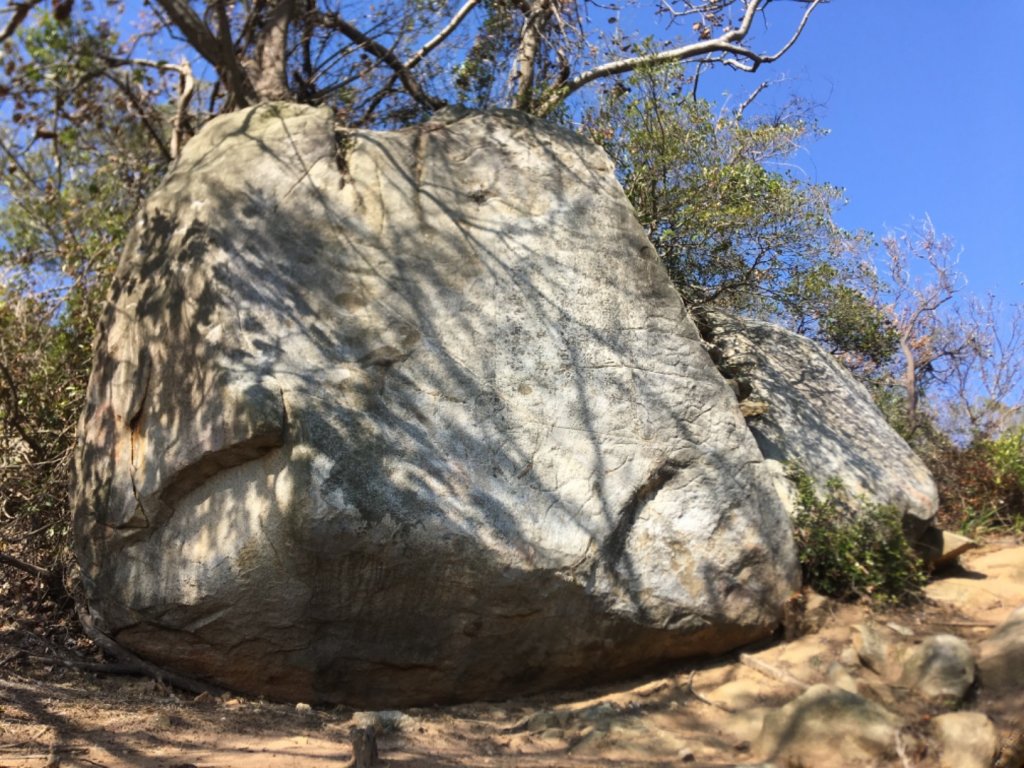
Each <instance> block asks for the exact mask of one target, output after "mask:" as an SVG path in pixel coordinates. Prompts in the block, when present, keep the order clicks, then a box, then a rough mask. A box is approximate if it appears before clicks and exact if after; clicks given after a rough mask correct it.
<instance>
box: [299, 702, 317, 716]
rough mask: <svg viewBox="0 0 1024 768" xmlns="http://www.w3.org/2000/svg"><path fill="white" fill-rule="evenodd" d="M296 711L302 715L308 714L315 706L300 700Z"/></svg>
mask: <svg viewBox="0 0 1024 768" xmlns="http://www.w3.org/2000/svg"><path fill="white" fill-rule="evenodd" d="M295 711H296V712H298V713H299V714H300V715H308V714H309V713H311V712H312V711H313V708H312V707H311V706H309V704H306V703H305V702H302V701H300V702H299V703H298V704H296V705H295Z"/></svg>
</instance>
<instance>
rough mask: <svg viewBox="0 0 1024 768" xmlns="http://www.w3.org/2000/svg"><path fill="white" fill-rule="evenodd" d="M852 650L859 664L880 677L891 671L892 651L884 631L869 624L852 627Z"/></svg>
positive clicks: (875, 625)
mask: <svg viewBox="0 0 1024 768" xmlns="http://www.w3.org/2000/svg"><path fill="white" fill-rule="evenodd" d="M852 640H853V648H854V650H855V651H856V652H857V657H858V658H859V659H860V662H861V664H863V665H864V666H865V667H867V668H868V669H870V670H871V671H872V672H875V673H877V674H879V675H881V676H882V677H887V676H888V675H889V674H890V672H891V671H892V666H893V656H894V651H893V648H892V642H891V640H890V638H889V637H888V636H887V633H886V631H885V630H884V629H883V628H882V627H879V626H878V625H877V624H872V623H870V622H868V623H864V624H854V625H853V638H852Z"/></svg>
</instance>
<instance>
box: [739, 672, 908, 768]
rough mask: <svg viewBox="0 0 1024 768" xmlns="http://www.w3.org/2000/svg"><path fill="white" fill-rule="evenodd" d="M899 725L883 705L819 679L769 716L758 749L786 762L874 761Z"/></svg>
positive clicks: (887, 747)
mask: <svg viewBox="0 0 1024 768" xmlns="http://www.w3.org/2000/svg"><path fill="white" fill-rule="evenodd" d="M900 725H901V723H900V719H899V718H898V717H897V716H896V715H894V714H892V713H891V712H888V711H887V710H886V709H885V708H884V707H881V706H879V705H878V704H876V703H874V702H872V701H868V700H867V699H864V698H862V697H860V696H858V695H856V694H854V693H850V692H849V691H846V690H843V689H842V688H838V687H835V686H831V685H825V684H823V683H820V684H818V685H813V686H811V687H810V688H808V689H807V691H806V692H805V693H804V694H803V695H801V696H799V697H798V698H796V699H794V700H793V701H791V702H790V703H789V704H786V705H785V706H784V707H781V708H779V709H777V710H774V711H773V712H770V713H769V714H768V715H767V716H766V717H765V719H764V727H763V730H762V731H761V735H760V736H759V737H758V739H757V741H756V742H755V744H754V750H755V752H757V753H758V754H760V755H762V756H763V757H765V758H767V759H770V760H772V761H778V762H779V763H780V764H782V765H785V764H787V763H786V761H790V764H792V763H797V762H799V763H800V764H803V765H822V766H838V765H844V766H857V765H875V764H877V763H878V760H879V758H880V757H881V756H882V755H885V754H886V753H888V752H889V751H890V750H891V749H892V745H893V743H894V741H895V737H896V732H897V729H898V728H899V727H900Z"/></svg>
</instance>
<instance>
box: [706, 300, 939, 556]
mask: <svg viewBox="0 0 1024 768" xmlns="http://www.w3.org/2000/svg"><path fill="white" fill-rule="evenodd" d="M701 320H702V331H703V333H704V335H705V337H706V338H708V339H709V340H710V341H711V343H712V344H713V345H714V346H715V349H716V357H717V358H718V362H719V366H720V368H721V369H722V371H723V373H725V374H726V375H727V376H729V377H731V379H732V380H733V382H734V386H736V388H737V389H738V390H739V394H740V395H741V398H742V399H743V400H744V401H745V402H752V403H757V404H760V405H759V407H757V408H755V409H754V410H753V412H751V411H750V409H749V408H748V409H747V410H748V412H751V416H750V418H749V420H748V424H749V426H750V430H751V432H753V434H754V436H755V438H756V439H757V443H758V445H759V446H760V448H761V452H762V453H763V454H764V457H765V458H766V459H768V460H772V461H774V462H776V466H780V465H783V464H786V463H789V462H793V463H796V464H797V465H799V466H800V468H801V469H802V470H803V471H804V472H806V473H807V474H808V475H809V476H810V477H811V478H812V479H813V480H814V481H815V482H816V484H817V485H818V487H819V488H820V489H821V491H822V492H824V491H825V489H826V487H827V486H828V484H829V482H830V481H832V480H833V479H838V480H839V481H841V482H842V485H843V488H844V489H845V491H846V493H847V494H848V495H849V496H850V497H851V499H865V500H867V501H868V502H870V503H872V504H876V505H891V506H895V507H897V508H898V509H900V510H901V511H902V512H903V514H904V522H905V527H906V528H907V533H908V536H909V537H910V538H911V539H917V538H918V537H920V536H921V535H923V534H924V532H925V531H926V530H927V529H928V528H929V526H930V523H931V521H932V519H933V518H934V517H935V512H936V510H937V509H938V489H937V488H936V485H935V481H934V480H933V479H932V476H931V474H930V473H929V471H928V468H927V467H926V466H925V465H924V462H923V461H921V459H920V458H919V457H918V456H917V454H915V453H914V452H913V450H912V449H911V448H910V446H908V445H907V444H906V442H905V441H904V440H903V439H902V438H901V437H900V436H899V435H898V434H896V432H895V431H894V430H893V429H892V428H891V427H890V426H889V425H888V424H887V423H886V421H885V417H884V416H882V414H881V412H880V411H879V410H878V408H877V407H876V406H875V404H874V403H873V402H872V400H871V396H870V395H869V393H868V392H867V390H866V389H865V388H864V386H863V385H862V384H861V383H860V382H858V381H857V380H856V379H854V378H853V376H852V375H851V374H850V372H849V371H847V370H846V369H845V368H844V367H843V366H842V364H841V363H840V362H839V361H837V360H836V359H835V358H833V356H832V355H830V354H828V352H826V351H825V350H824V349H823V348H822V347H820V346H819V345H818V344H816V343H815V342H813V341H812V340H810V339H808V338H806V337H804V336H800V335H799V334H795V333H792V332H790V331H787V330H786V329H784V328H782V327H780V326H777V325H774V324H772V323H766V322H761V321H757V320H750V319H747V318H738V317H734V316H731V315H726V314H723V313H720V312H705V313H702V318H701ZM781 493H782V495H783V497H784V498H785V496H786V492H785V490H784V489H783V490H782V491H781Z"/></svg>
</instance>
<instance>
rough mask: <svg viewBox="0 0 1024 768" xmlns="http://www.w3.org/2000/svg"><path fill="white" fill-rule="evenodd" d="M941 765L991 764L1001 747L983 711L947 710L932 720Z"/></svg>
mask: <svg viewBox="0 0 1024 768" xmlns="http://www.w3.org/2000/svg"><path fill="white" fill-rule="evenodd" d="M931 735H932V738H933V739H934V740H935V742H936V744H937V746H938V748H939V765H940V767H941V768H989V767H990V766H991V765H992V760H993V759H994V758H995V754H996V750H997V749H998V748H999V735H998V734H997V733H996V728H995V726H994V725H993V724H992V721H991V720H989V718H988V715H985V714H983V713H981V712H947V713H946V714H944V715H939V716H938V717H936V718H935V719H933V720H932V721H931Z"/></svg>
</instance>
